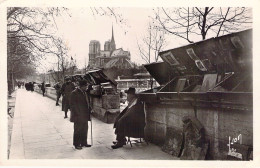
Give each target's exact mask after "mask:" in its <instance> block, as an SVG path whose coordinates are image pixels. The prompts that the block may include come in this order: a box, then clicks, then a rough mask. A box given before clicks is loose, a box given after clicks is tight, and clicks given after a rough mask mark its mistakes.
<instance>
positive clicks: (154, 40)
mask: <svg viewBox="0 0 260 168" xmlns="http://www.w3.org/2000/svg"><path fill="white" fill-rule="evenodd" d="M166 45H167V41H166V38H165V32H164V31H160V30H158V29H157V28H156V27H155V26H152V25H151V23H149V25H148V28H147V32H146V34H145V35H144V36H143V38H142V40H141V42H138V40H137V46H138V49H139V52H140V56H141V58H142V59H143V60H144V61H145V62H146V63H151V62H157V61H158V59H159V52H160V51H162V50H163V49H164V47H165V46H166ZM150 84H151V88H152V87H153V79H152V78H151V79H150Z"/></svg>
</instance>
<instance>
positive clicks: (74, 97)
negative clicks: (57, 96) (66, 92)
mask: <svg viewBox="0 0 260 168" xmlns="http://www.w3.org/2000/svg"><path fill="white" fill-rule="evenodd" d="M86 88H87V82H86V81H85V80H81V81H79V87H77V88H76V89H75V90H74V91H73V92H72V93H71V101H70V102H71V104H70V105H71V116H70V121H71V122H74V134H73V145H74V146H75V148H76V149H78V150H80V149H82V147H91V145H88V143H87V134H88V121H90V113H91V108H90V103H89V99H88V96H89V95H87V92H86Z"/></svg>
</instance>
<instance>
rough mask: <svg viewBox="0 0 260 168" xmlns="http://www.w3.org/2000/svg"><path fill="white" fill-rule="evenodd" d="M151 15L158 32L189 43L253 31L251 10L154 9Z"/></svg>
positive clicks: (242, 8) (209, 8)
mask: <svg viewBox="0 0 260 168" xmlns="http://www.w3.org/2000/svg"><path fill="white" fill-rule="evenodd" d="M154 14H155V17H154V18H153V19H154V22H155V23H157V24H158V27H157V28H158V29H159V30H164V31H166V32H167V33H169V34H172V35H174V36H177V37H179V38H181V39H184V40H186V41H188V42H189V43H193V42H194V41H196V39H198V37H200V39H202V40H204V39H207V38H209V37H218V36H220V35H223V34H228V33H232V32H236V31H240V30H243V29H247V28H250V27H252V9H251V8H245V7H237V8H231V7H229V8H213V7H205V8H197V7H192V8H174V9H172V8H157V9H154Z"/></svg>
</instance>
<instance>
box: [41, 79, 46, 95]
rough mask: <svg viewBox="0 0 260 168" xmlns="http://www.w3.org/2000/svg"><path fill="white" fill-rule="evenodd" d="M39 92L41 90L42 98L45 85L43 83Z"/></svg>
mask: <svg viewBox="0 0 260 168" xmlns="http://www.w3.org/2000/svg"><path fill="white" fill-rule="evenodd" d="M41 90H42V96H44V94H45V83H44V82H42V85H41Z"/></svg>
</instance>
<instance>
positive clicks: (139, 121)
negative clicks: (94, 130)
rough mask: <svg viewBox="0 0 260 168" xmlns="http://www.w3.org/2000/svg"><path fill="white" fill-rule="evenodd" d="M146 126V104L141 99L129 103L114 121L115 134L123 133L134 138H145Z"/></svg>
mask: <svg viewBox="0 0 260 168" xmlns="http://www.w3.org/2000/svg"><path fill="white" fill-rule="evenodd" d="M144 127H145V114H144V106H143V103H142V102H141V101H139V99H135V100H133V101H132V102H131V103H129V104H128V106H127V107H126V108H125V109H124V110H123V111H122V112H121V113H120V114H119V116H118V117H117V118H116V121H115V123H114V128H115V134H123V135H124V136H129V137H133V138H144Z"/></svg>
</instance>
